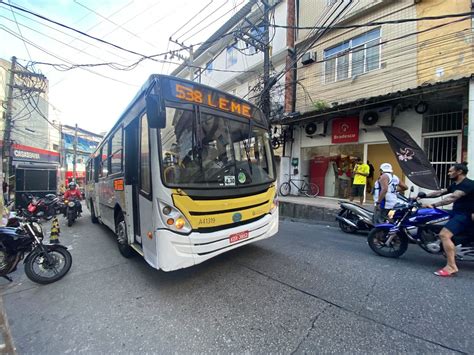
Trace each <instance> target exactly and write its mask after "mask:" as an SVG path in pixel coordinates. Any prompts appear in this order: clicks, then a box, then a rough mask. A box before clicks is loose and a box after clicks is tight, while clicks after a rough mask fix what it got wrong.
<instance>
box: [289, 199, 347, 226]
mask: <svg viewBox="0 0 474 355" xmlns="http://www.w3.org/2000/svg"><path fill="white" fill-rule="evenodd" d="M338 213H339V209H334V208H330V207H321V206H313V205H303V204H295V203H290V202H283V201H280V218H282V219H286V220H294V221H297V222H304V223H311V224H320V225H321V224H324V225H329V226H332V227H335V226H338V222H337V221H336V216H337V214H338Z"/></svg>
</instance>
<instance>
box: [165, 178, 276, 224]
mask: <svg viewBox="0 0 474 355" xmlns="http://www.w3.org/2000/svg"><path fill="white" fill-rule="evenodd" d="M274 196H275V186H274V185H272V186H270V188H269V189H268V190H267V191H265V192H263V193H261V194H257V195H253V196H246V197H238V198H233V199H232V198H229V199H224V200H193V199H191V198H190V197H189V196H187V195H185V194H183V193H182V192H181V193H178V192H177V191H175V192H174V193H173V201H174V204H175V206H176V207H177V208H178V209H179V210H180V211H181V212H182V213H183V214H184V215H185V217H186V218H187V219H188V221H189V223H191V226H192V228H193V229H197V228H210V227H217V226H221V225H226V224H232V223H236V222H240V221H246V220H249V219H253V218H257V217H260V216H262V215H264V214H266V213H269V212H270V209H271V208H272V203H273V198H274ZM249 206H254V207H251V208H249ZM228 210H232V211H230V212H225V211H228ZM194 213H198V215H195V214H194Z"/></svg>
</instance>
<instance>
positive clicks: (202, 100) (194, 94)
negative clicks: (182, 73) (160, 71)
mask: <svg viewBox="0 0 474 355" xmlns="http://www.w3.org/2000/svg"><path fill="white" fill-rule="evenodd" d="M169 84H170V86H169V92H168V95H169V96H171V97H172V99H174V100H176V99H178V100H179V101H187V102H191V103H195V104H199V105H205V106H209V107H213V108H215V109H218V110H221V111H226V112H229V113H233V114H235V115H239V116H243V117H246V118H252V116H253V115H252V107H251V106H250V105H249V104H246V103H244V102H242V101H240V100H237V99H236V98H234V97H232V96H230V95H226V94H225V93H223V92H219V91H215V90H211V89H209V88H207V87H202V86H198V87H197V86H193V85H189V84H187V83H180V82H177V81H174V80H170V81H169Z"/></svg>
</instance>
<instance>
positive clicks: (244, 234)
mask: <svg viewBox="0 0 474 355" xmlns="http://www.w3.org/2000/svg"><path fill="white" fill-rule="evenodd" d="M248 237H249V231H245V232H240V233H235V234H231V235H230V237H229V242H230V243H235V242H238V241H239V240H243V239H247V238H248Z"/></svg>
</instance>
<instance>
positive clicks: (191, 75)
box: [169, 37, 201, 81]
mask: <svg viewBox="0 0 474 355" xmlns="http://www.w3.org/2000/svg"><path fill="white" fill-rule="evenodd" d="M169 40H170V42H172V43H174V44H177V45H178V46H180V47H181V48H182V49H184V50H186V51H188V53H189V56H188V57H185V56H184V55H182V54H180V53H173V54H172V55H174V56H175V57H177V58H179V59H181V60H182V61H184V62H185V63H186V65H187V66H188V72H189V80H191V81H194V50H193V46H189V47H188V46H185V45H184V43H179V42H178V41H175V40H174V39H172V38H171V37H170V39H169ZM200 77H201V76H200V75H199V78H200ZM199 81H200V80H199Z"/></svg>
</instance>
